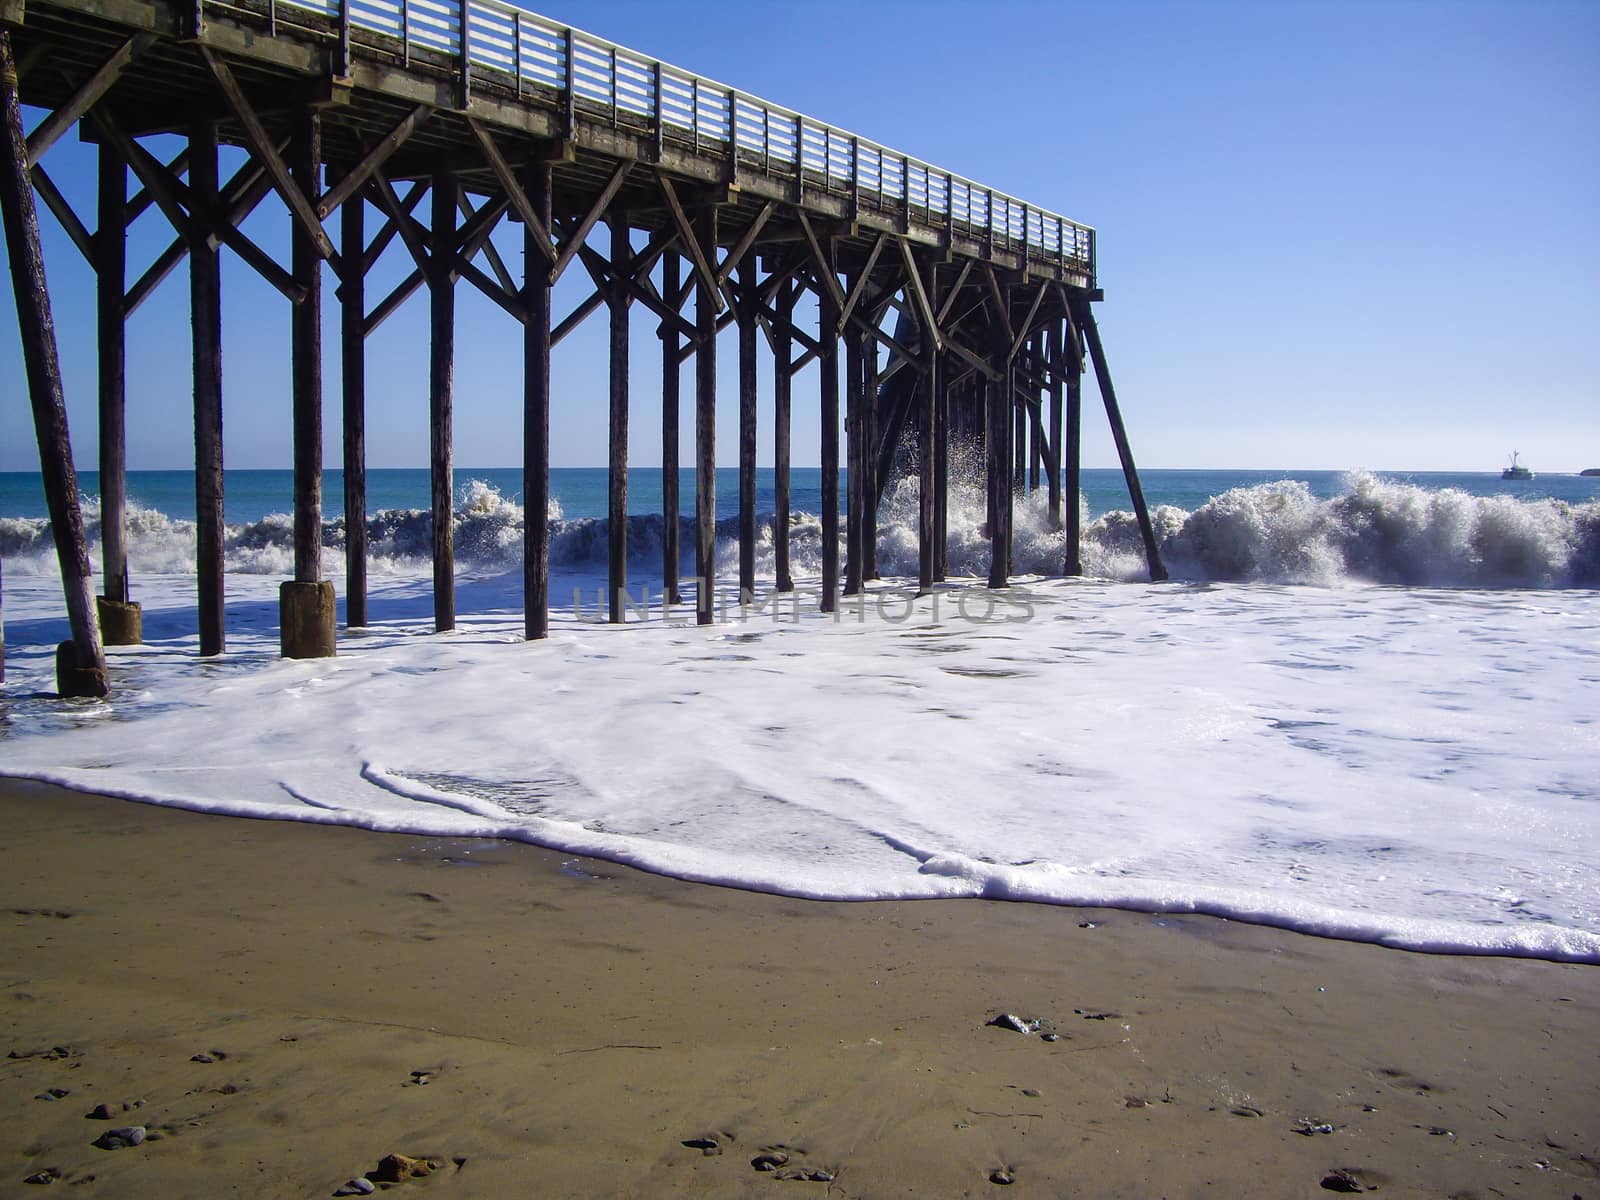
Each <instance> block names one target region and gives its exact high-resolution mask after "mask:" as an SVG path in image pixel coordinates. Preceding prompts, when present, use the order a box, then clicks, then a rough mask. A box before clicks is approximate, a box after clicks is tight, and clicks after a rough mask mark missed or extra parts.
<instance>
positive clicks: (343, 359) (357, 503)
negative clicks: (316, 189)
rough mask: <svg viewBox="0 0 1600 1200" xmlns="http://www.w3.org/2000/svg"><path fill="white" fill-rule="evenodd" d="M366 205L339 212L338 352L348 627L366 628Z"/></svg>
mask: <svg viewBox="0 0 1600 1200" xmlns="http://www.w3.org/2000/svg"><path fill="white" fill-rule="evenodd" d="M365 215H366V201H365V200H364V199H363V198H362V196H361V193H360V192H357V193H356V194H355V195H354V196H351V197H350V198H349V199H348V200H346V201H345V202H344V205H343V206H342V207H341V209H340V211H339V262H340V265H341V267H342V279H341V283H340V291H339V352H340V364H341V369H342V375H343V395H344V571H345V584H344V590H345V597H344V611H345V625H346V626H347V627H349V628H351V629H360V628H363V627H364V626H365V625H366V624H367V338H366V315H367V271H366V263H365V261H364V260H365V255H366V230H365V220H364V218H365Z"/></svg>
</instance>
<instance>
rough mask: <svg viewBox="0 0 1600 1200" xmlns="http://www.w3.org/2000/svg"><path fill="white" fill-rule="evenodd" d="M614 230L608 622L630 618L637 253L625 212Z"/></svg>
mask: <svg viewBox="0 0 1600 1200" xmlns="http://www.w3.org/2000/svg"><path fill="white" fill-rule="evenodd" d="M606 224H607V227H608V228H609V229H610V231H611V283H610V286H609V288H608V290H607V295H606V306H607V310H608V313H609V315H610V318H611V323H610V330H611V373H610V374H611V386H610V406H609V407H610V415H611V420H610V434H609V439H608V440H609V449H610V466H609V469H608V470H607V472H606V495H607V500H606V517H607V522H606V525H607V529H606V580H607V588H608V591H609V597H608V599H609V600H610V610H609V616H610V621H611V623H612V624H613V625H621V624H622V623H623V622H624V621H625V620H626V619H627V605H626V600H627V592H628V309H629V307H630V304H629V298H628V290H627V288H626V287H624V286H623V283H622V281H623V279H624V278H626V277H627V274H628V271H629V269H630V263H631V260H632V258H633V247H632V245H631V241H630V238H629V232H628V230H629V226H628V217H627V214H626V213H624V212H622V211H621V210H620V209H614V210H613V211H612V212H611V213H610V215H609V216H608V217H607V219H606Z"/></svg>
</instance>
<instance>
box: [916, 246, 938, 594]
mask: <svg viewBox="0 0 1600 1200" xmlns="http://www.w3.org/2000/svg"><path fill="white" fill-rule="evenodd" d="M927 271H928V285H927V291H928V294H929V295H930V296H934V297H937V296H938V294H939V293H938V278H937V276H938V267H937V266H936V265H934V264H932V263H930V264H929V265H928V268H927ZM939 358H940V355H939V349H938V345H937V343H936V342H935V341H934V331H933V330H931V329H924V330H923V331H922V361H923V362H924V363H926V364H927V368H928V370H927V374H926V375H924V376H923V378H922V381H921V384H920V387H919V391H918V393H917V394H918V395H919V397H920V398H921V401H922V407H921V413H920V417H921V420H920V422H919V426H920V427H919V428H918V430H917V489H918V491H919V493H920V496H919V503H918V505H917V591H918V592H922V593H926V592H931V591H932V590H933V581H934V576H935V574H936V560H937V557H938V555H937V553H936V551H935V545H936V544H937V542H938V534H939V523H938V518H937V516H936V515H935V512H934V496H935V495H936V493H937V490H938V480H937V478H936V476H937V472H936V470H935V463H936V462H937V455H936V454H935V453H934V439H935V437H936V434H937V430H936V425H937V423H938V402H939V392H940V385H939Z"/></svg>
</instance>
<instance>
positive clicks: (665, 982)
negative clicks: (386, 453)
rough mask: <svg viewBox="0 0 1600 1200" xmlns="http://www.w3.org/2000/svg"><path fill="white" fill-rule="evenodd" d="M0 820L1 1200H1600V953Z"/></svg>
mask: <svg viewBox="0 0 1600 1200" xmlns="http://www.w3.org/2000/svg"><path fill="white" fill-rule="evenodd" d="M0 821H3V822H4V828H5V836H4V838H3V839H0V930H3V935H0V937H3V941H0V985H3V986H0V1013H3V1026H4V1030H5V1038H4V1042H5V1044H4V1045H3V1046H0V1053H3V1054H5V1055H7V1056H8V1057H4V1058H0V1159H3V1169H0V1195H3V1196H20V1195H30V1196H32V1195H39V1194H44V1189H45V1188H46V1187H48V1186H50V1185H49V1184H48V1183H41V1184H39V1185H34V1186H30V1185H28V1184H27V1183H25V1182H24V1181H25V1180H27V1179H30V1178H32V1179H44V1178H45V1177H49V1178H50V1179H52V1180H53V1181H54V1186H55V1187H56V1188H58V1189H59V1188H65V1189H67V1190H69V1191H70V1192H71V1194H73V1195H86V1196H88V1195H100V1196H124V1197H126V1196H162V1197H179V1196H197V1197H198V1196H205V1197H214V1196H263V1197H277V1196H282V1197H311V1196H328V1195H332V1194H334V1193H335V1191H336V1190H338V1189H340V1188H341V1187H342V1186H344V1185H345V1184H346V1183H347V1181H349V1180H351V1179H353V1178H355V1177H360V1176H364V1175H365V1174H367V1173H368V1172H373V1171H375V1170H376V1169H377V1167H378V1164H379V1162H380V1160H381V1159H382V1158H383V1157H384V1156H386V1155H389V1154H396V1153H397V1154H403V1155H408V1156H412V1157H415V1158H421V1159H428V1160H431V1161H432V1162H433V1163H434V1164H436V1168H437V1169H435V1170H433V1171H432V1173H431V1174H429V1175H427V1176H426V1177H422V1178H416V1179H412V1180H409V1181H407V1182H404V1183H400V1184H397V1185H394V1187H395V1188H396V1189H397V1190H398V1193H399V1194H400V1195H411V1194H415V1195H418V1196H424V1195H429V1196H437V1197H444V1196H513V1195H529V1196H534V1195H537V1196H663V1195H667V1196H670V1195H697V1196H698V1195H704V1196H746V1195H768V1194H778V1195H790V1194H794V1195H806V1194H816V1195H829V1196H842V1197H844V1196H847V1197H874V1196H910V1195H917V1196H982V1195H995V1194H1006V1195H1011V1194H1015V1195H1020V1196H1052V1197H1054V1196H1140V1197H1145V1196H1167V1197H1179V1196H1201V1195H1206V1196H1263V1197H1277V1196H1301V1195H1303V1196H1315V1195H1321V1194H1325V1193H1324V1189H1326V1190H1327V1191H1334V1192H1341V1191H1342V1192H1349V1193H1353V1192H1355V1191H1356V1190H1358V1189H1360V1190H1363V1191H1374V1192H1378V1193H1380V1194H1382V1195H1395V1196H1441V1197H1442V1196H1450V1197H1468V1196H1472V1197H1489V1196H1502V1195H1503V1196H1511V1195H1517V1196H1551V1197H1563V1198H1567V1197H1577V1196H1600V1116H1597V1115H1596V1114H1600V1062H1597V1059H1600V1039H1597V1037H1596V1031H1597V1030H1600V970H1596V969H1595V968H1593V967H1584V966H1573V965H1559V964H1552V963H1546V962H1538V961H1526V960H1514V959H1498V958H1460V957H1445V956H1431V955H1420V954H1411V953H1407V952H1403V951H1396V950H1388V949H1381V948H1377V947H1373V946H1365V945H1356V944H1348V943H1342V942H1337V941H1331V940H1326V939H1319V938H1310V937H1305V936H1302V935H1296V934H1291V933H1285V932H1281V931H1278V930H1273V929H1267V928H1259V927H1252V926H1248V925H1243V924H1240V923H1237V922H1228V921H1221V920H1216V919H1212V918H1205V917H1187V916H1184V917H1174V916H1166V917H1157V916H1150V915H1146V914H1139V913H1131V912H1118V911H1101V910H1085V909H1067V908H1058V907H1051V906H1043V905H1026V904H1009V903H993V902H986V901H976V900H957V901H924V902H909V903H908V902H901V903H861V904H840V903H818V902H807V901H798V900H791V899H786V898H783V897H777V896H769V895H761V894H753V893H748V892H740V891H734V890H729V889H720V888H711V887H705V886H700V885H693V884H686V883H681V882H678V881H675V880H672V879H667V878H661V877H656V876H651V875H646V874H642V873H639V872H636V871H633V870H630V869H628V868H625V867H619V866H616V865H613V864H610V863H605V862H599V861H596V860H592V859H571V858H566V857H563V856H560V855H556V854H554V853H551V852H548V851H543V850H539V849H535V848H531V847H527V846H522V845H515V844H507V843H493V842H463V841H447V840H439V839H428V838H420V837H412V836H399V835H383V834H373V833H368V832H363V831H356V830H347V829H340V828H316V827H310V826H305V825H299V824H294V823H290V822H269V821H247V820H239V819H233V818H225V817H215V816H205V815H196V814H191V813H185V812H179V811H172V810H167V809H161V808H156V807H150V806H144V805H139V804H133V803H127V802H122V801H115V800H107V799H102V798H99V797H92V796H83V795H77V794H71V793H66V792H62V791H58V790H55V789H51V788H46V787H43V786H38V785H31V784H17V783H11V782H7V783H5V784H4V785H3V787H0ZM1002 1013H1010V1014H1014V1015H1016V1016H1019V1017H1022V1018H1025V1019H1027V1020H1029V1021H1032V1020H1038V1021H1040V1022H1041V1024H1040V1027H1039V1028H1038V1030H1037V1031H1036V1032H1031V1033H1018V1032H1014V1031H1012V1030H1009V1029H1005V1028H1001V1027H997V1026H992V1025H989V1024H987V1022H989V1021H990V1020H991V1019H993V1018H995V1017H996V1016H998V1015H999V1014H1002ZM1046 1035H1050V1036H1049V1037H1047V1036H1046ZM206 1060H210V1061H206ZM52 1089H54V1092H55V1093H60V1094H59V1095H58V1096H55V1097H54V1098H51V1097H52V1095H53V1092H52ZM99 1105H106V1106H107V1107H108V1110H109V1111H108V1112H107V1113H106V1115H107V1119H104V1120H100V1119H95V1118H94V1117H92V1116H86V1114H89V1113H90V1112H91V1111H92V1110H94V1109H96V1107H97V1106H99ZM118 1106H125V1107H122V1108H121V1109H120V1110H119V1109H118ZM131 1126H139V1127H142V1128H144V1129H145V1131H146V1133H147V1135H148V1136H147V1140H145V1141H144V1142H143V1144H141V1145H137V1146H128V1147H124V1148H121V1149H112V1150H106V1149H100V1148H96V1147H95V1146H94V1145H93V1144H92V1143H94V1142H95V1141H96V1140H97V1139H100V1138H102V1135H104V1134H105V1133H107V1132H108V1130H110V1129H114V1128H122V1127H131ZM763 1167H765V1168H767V1169H765V1170H763V1169H761V1168H763ZM379 1190H384V1189H383V1187H382V1185H380V1188H379Z"/></svg>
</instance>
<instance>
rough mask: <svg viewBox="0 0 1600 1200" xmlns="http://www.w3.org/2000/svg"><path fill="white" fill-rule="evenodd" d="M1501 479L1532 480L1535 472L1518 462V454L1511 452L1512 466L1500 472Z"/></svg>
mask: <svg viewBox="0 0 1600 1200" xmlns="http://www.w3.org/2000/svg"><path fill="white" fill-rule="evenodd" d="M1500 478H1501V479H1532V478H1533V472H1532V471H1530V470H1528V468H1527V467H1525V466H1523V465H1522V464H1521V463H1519V462H1518V461H1517V452H1516V451H1515V450H1513V451H1512V452H1511V465H1510V466H1509V467H1507V468H1506V469H1505V470H1504V471H1501V472H1500Z"/></svg>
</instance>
